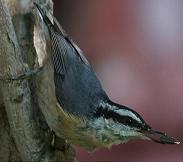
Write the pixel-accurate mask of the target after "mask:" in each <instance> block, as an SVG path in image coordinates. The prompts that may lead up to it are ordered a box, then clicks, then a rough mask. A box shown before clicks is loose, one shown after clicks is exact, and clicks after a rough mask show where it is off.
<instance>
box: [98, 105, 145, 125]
mask: <svg viewBox="0 0 183 162" xmlns="http://www.w3.org/2000/svg"><path fill="white" fill-rule="evenodd" d="M102 116H103V117H104V118H105V119H113V120H114V121H116V122H119V123H123V124H125V125H128V126H130V127H136V128H141V127H142V124H140V123H138V122H137V121H136V120H134V119H133V118H131V117H129V116H122V115H120V114H118V113H117V112H115V111H112V110H109V109H105V108H103V107H99V108H97V111H95V113H94V117H102Z"/></svg>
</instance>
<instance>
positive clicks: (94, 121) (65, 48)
mask: <svg viewBox="0 0 183 162" xmlns="http://www.w3.org/2000/svg"><path fill="white" fill-rule="evenodd" d="M35 6H36V7H37V9H38V11H39V13H40V15H41V17H42V19H43V21H44V23H45V25H46V26H47V28H48V30H49V33H50V38H51V42H52V51H53V54H52V56H51V57H52V60H53V67H54V81H55V93H56V97H57V100H58V102H59V105H60V106H61V107H60V109H61V111H62V117H61V118H62V119H61V120H62V128H63V129H64V132H63V135H64V136H65V137H66V139H67V140H68V141H69V142H70V143H72V144H75V145H79V146H81V147H84V148H86V149H88V150H93V149H97V148H101V147H108V148H109V147H111V146H112V145H113V144H120V143H125V142H127V141H129V140H131V139H144V140H152V141H155V142H158V143H162V144H179V143H180V142H179V141H178V140H176V139H174V138H172V137H169V136H167V135H166V134H165V133H161V132H158V131H154V130H153V129H152V128H151V127H150V126H149V125H148V124H147V123H146V122H145V121H144V120H143V118H142V117H141V116H140V115H139V114H138V113H137V112H135V111H134V110H132V109H130V108H128V107H126V106H123V105H119V104H116V103H114V102H112V101H111V100H110V99H109V97H108V96H107V94H106V93H105V91H104V90H103V89H102V86H101V83H100V81H99V80H98V78H97V77H96V75H95V72H94V71H93V69H92V67H91V65H90V64H89V62H88V61H87V59H86V57H85V56H84V54H83V52H82V51H81V50H80V49H79V48H78V47H77V46H76V44H75V43H74V42H73V41H72V40H71V39H70V38H69V37H68V36H67V35H66V34H65V32H63V30H62V29H61V27H60V25H59V24H58V22H57V20H56V19H55V18H54V23H52V22H51V21H50V20H49V18H48V17H47V14H46V12H45V11H44V10H43V9H42V8H41V7H40V6H39V5H37V4H35Z"/></svg>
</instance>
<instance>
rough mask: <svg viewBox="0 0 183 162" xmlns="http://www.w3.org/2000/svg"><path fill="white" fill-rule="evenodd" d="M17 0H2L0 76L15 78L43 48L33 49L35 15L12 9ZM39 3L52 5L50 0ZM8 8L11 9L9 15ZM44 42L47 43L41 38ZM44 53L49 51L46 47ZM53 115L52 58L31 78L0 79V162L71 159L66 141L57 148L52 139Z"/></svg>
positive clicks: (30, 63) (0, 17) (0, 6)
mask: <svg viewBox="0 0 183 162" xmlns="http://www.w3.org/2000/svg"><path fill="white" fill-rule="evenodd" d="M20 2H21V1H18V2H17V1H9V0H7V1H5V0H0V73H1V77H12V76H17V75H20V74H23V73H25V72H26V71H28V70H30V69H33V68H35V65H36V61H35V60H36V59H37V54H38V56H39V55H40V53H39V52H38V51H42V50H41V49H38V48H41V47H42V46H41V45H40V46H39V47H37V49H36V50H35V48H34V41H35V40H36V39H39V37H35V38H34V39H33V31H34V24H35V20H34V16H33V14H32V13H30V12H28V13H26V12H23V11H22V12H20V10H21V6H20V7H19V10H16V9H14V7H15V6H18V5H20V4H13V3H20ZM41 2H42V4H44V5H45V6H46V5H48V6H47V8H50V9H52V6H51V4H52V1H51V0H50V1H46V0H41ZM46 2H49V3H46ZM7 3H8V6H7ZM27 4H28V3H27ZM8 7H9V10H11V11H15V12H14V13H13V14H12V13H11V14H12V15H11V16H10V14H9V10H8ZM22 10H23V9H22ZM16 12H17V14H16ZM12 22H13V23H12ZM37 32H38V30H37ZM34 34H38V33H36V31H35V32H34ZM40 39H41V37H40ZM37 41H38V42H39V40H37ZM42 43H43V46H45V44H44V43H45V41H42ZM36 51H37V54H36ZM43 55H48V54H47V52H46V50H45V53H44V54H43ZM43 62H44V61H43ZM1 93H2V94H1ZM57 118H58V115H57V108H56V98H55V92H54V82H53V69H52V65H51V61H47V63H46V65H45V68H44V70H43V71H42V72H40V73H39V74H37V75H36V76H33V77H32V78H30V79H23V80H17V81H5V82H4V81H0V141H1V142H2V143H1V144H2V146H3V147H0V161H20V160H23V161H74V159H75V158H74V151H73V149H72V148H69V149H68V150H67V151H64V152H63V151H62V150H61V149H62V147H63V148H64V140H58V143H57V146H59V149H58V147H55V144H54V143H53V142H52V141H53V138H54V136H53V133H52V131H51V129H52V130H55V129H59V128H58V127H57V126H58V125H59V124H60V123H59V124H58V123H57V122H58V121H57V120H56V119H57ZM50 128H51V129H50ZM60 141H61V142H60Z"/></svg>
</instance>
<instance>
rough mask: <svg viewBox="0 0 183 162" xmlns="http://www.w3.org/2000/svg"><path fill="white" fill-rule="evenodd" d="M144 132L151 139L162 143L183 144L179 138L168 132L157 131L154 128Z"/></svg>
mask: <svg viewBox="0 0 183 162" xmlns="http://www.w3.org/2000/svg"><path fill="white" fill-rule="evenodd" d="M143 134H144V135H145V136H146V137H147V138H149V139H150V140H152V141H154V142H156V143H160V144H181V142H180V141H178V140H177V139H175V138H173V137H170V136H168V135H167V134H166V133H162V132H159V131H155V130H153V129H151V128H150V129H148V130H146V131H143Z"/></svg>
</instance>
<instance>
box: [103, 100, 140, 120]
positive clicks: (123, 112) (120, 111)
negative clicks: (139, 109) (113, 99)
mask: <svg viewBox="0 0 183 162" xmlns="http://www.w3.org/2000/svg"><path fill="white" fill-rule="evenodd" d="M100 106H102V107H104V108H105V107H106V108H107V109H109V110H112V111H114V112H116V113H118V114H119V115H121V116H129V117H131V118H132V119H135V120H136V121H138V122H139V123H142V121H141V119H140V118H139V117H137V116H136V114H134V113H133V112H131V111H129V110H126V109H119V108H118V107H116V106H111V105H110V104H108V103H105V102H101V103H100Z"/></svg>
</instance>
